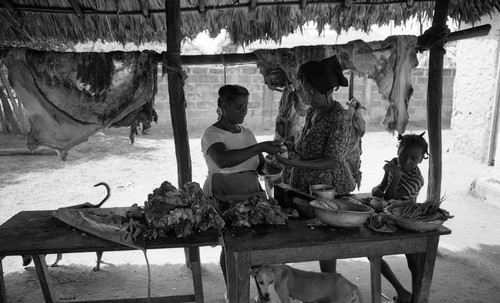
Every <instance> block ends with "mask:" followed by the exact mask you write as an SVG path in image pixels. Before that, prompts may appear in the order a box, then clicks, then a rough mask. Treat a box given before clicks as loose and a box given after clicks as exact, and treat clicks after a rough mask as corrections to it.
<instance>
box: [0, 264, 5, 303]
mask: <svg viewBox="0 0 500 303" xmlns="http://www.w3.org/2000/svg"><path fill="white" fill-rule="evenodd" d="M3 258H4V256H0V303H7V293H6V292H5V281H4V279H3V264H2V261H3Z"/></svg>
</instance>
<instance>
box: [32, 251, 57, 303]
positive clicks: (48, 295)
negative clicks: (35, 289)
mask: <svg viewBox="0 0 500 303" xmlns="http://www.w3.org/2000/svg"><path fill="white" fill-rule="evenodd" d="M33 261H34V262H35V268H36V273H37V275H38V281H39V282H40V287H41V288H42V292H43V297H44V298H45V302H46V303H53V302H56V301H57V298H56V297H55V294H54V293H55V292H54V286H53V285H52V280H51V279H50V275H49V270H48V268H47V263H46V262H45V256H44V255H33Z"/></svg>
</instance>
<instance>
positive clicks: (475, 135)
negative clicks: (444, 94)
mask: <svg viewBox="0 0 500 303" xmlns="http://www.w3.org/2000/svg"><path fill="white" fill-rule="evenodd" d="M482 24H491V26H492V28H491V30H490V33H489V35H488V36H485V37H481V38H473V39H467V40H462V41H459V42H458V43H457V44H458V45H457V56H456V76H455V84H454V99H453V112H452V117H451V128H452V136H453V140H454V144H453V147H452V148H453V151H454V152H456V153H459V154H463V155H464V156H467V157H469V158H472V159H474V160H478V161H481V162H486V161H487V160H488V151H489V146H490V136H491V129H492V119H493V112H494V104H495V99H496V87H497V85H496V83H497V81H498V78H497V65H498V58H499V49H500V14H496V15H494V16H492V18H489V17H484V18H483V20H482V22H481V23H480V24H476V25H482ZM462 29H465V28H464V27H463V28H462ZM498 161H499V162H500V158H499V159H498Z"/></svg>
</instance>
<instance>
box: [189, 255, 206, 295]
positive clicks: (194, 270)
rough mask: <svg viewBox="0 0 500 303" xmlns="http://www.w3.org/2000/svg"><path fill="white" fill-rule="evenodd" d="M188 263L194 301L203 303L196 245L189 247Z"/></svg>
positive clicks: (199, 262)
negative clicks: (191, 277)
mask: <svg viewBox="0 0 500 303" xmlns="http://www.w3.org/2000/svg"><path fill="white" fill-rule="evenodd" d="M189 264H190V268H191V274H192V276H193V288H194V297H195V301H196V303H203V283H202V280H201V261H200V249H199V248H198V247H190V248H189Z"/></svg>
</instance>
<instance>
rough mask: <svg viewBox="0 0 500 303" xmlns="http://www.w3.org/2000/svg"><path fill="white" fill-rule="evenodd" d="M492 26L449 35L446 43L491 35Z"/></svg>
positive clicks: (477, 27) (478, 27)
mask: <svg viewBox="0 0 500 303" xmlns="http://www.w3.org/2000/svg"><path fill="white" fill-rule="evenodd" d="M490 30H491V25H490V24H485V25H481V26H476V27H473V28H468V29H464V30H461V31H456V32H452V33H450V34H449V35H448V37H447V39H446V42H452V41H459V40H464V39H470V38H477V37H483V36H487V35H488V34H489V33H490Z"/></svg>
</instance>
